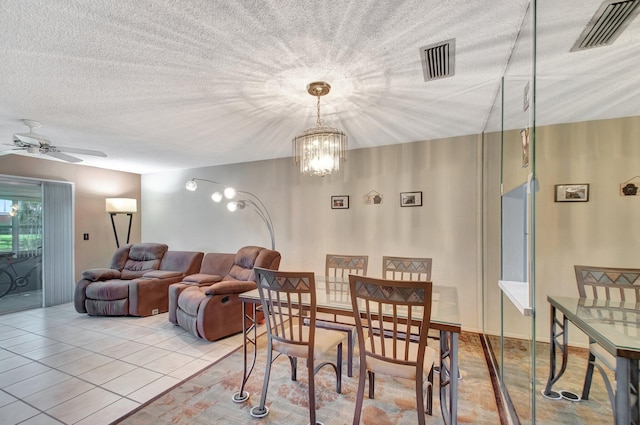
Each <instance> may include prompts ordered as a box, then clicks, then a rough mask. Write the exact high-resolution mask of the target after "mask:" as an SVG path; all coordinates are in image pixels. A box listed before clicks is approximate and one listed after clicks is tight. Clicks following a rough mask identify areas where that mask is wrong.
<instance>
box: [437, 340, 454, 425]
mask: <svg viewBox="0 0 640 425" xmlns="http://www.w3.org/2000/svg"><path fill="white" fill-rule="evenodd" d="M452 377H453V378H452ZM457 377H458V334H457V333H456V332H447V331H440V410H442V419H443V420H444V423H445V424H447V425H456V424H457V423H458V379H457Z"/></svg>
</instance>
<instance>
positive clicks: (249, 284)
mask: <svg viewBox="0 0 640 425" xmlns="http://www.w3.org/2000/svg"><path fill="white" fill-rule="evenodd" d="M256 288H257V285H256V283H255V282H253V281H244V280H225V281H223V282H218V283H214V284H213V285H211V286H210V287H208V288H207V289H206V290H205V291H204V293H205V294H206V295H228V294H240V293H242V292H247V291H250V290H252V289H256Z"/></svg>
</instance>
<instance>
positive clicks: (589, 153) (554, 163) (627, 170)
mask: <svg viewBox="0 0 640 425" xmlns="http://www.w3.org/2000/svg"><path fill="white" fill-rule="evenodd" d="M638 135H640V117H631V118H620V119H610V120H601V121H588V122H581V123H575V124H562V125H553V126H548V127H542V128H539V129H538V130H537V137H536V144H537V148H536V155H537V175H538V181H539V188H540V190H539V192H538V193H537V194H536V210H535V214H536V244H537V249H536V252H535V255H536V293H537V296H536V299H537V305H538V315H537V319H538V322H537V334H538V338H540V339H542V340H545V341H546V340H548V339H549V335H548V324H549V318H548V317H549V315H548V311H549V310H548V308H549V307H548V303H547V301H546V297H547V295H548V294H555V295H565V296H577V286H576V280H575V274H574V271H573V266H574V265H575V264H583V265H596V266H608V267H630V268H640V260H639V257H638V247H639V246H640V220H639V219H638V217H640V196H634V197H624V196H620V194H619V187H620V183H622V182H624V181H626V180H628V179H630V178H632V177H634V176H638V175H640V143H639V142H638ZM566 183H589V184H590V196H589V202H584V203H583V202H579V203H569V202H560V203H558V202H554V185H556V184H566ZM576 334H578V332H573V333H572V334H570V335H571V336H572V337H574V335H576ZM572 339H574V338H572ZM578 340H579V341H582V342H585V341H586V340H584V338H580V339H578ZM574 341H575V339H574Z"/></svg>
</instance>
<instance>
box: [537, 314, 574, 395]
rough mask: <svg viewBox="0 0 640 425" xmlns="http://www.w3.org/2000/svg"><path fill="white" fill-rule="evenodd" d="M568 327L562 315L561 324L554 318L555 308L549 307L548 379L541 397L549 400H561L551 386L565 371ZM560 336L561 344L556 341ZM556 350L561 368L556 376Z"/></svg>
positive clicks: (566, 320) (565, 318) (567, 321)
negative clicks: (560, 355)
mask: <svg viewBox="0 0 640 425" xmlns="http://www.w3.org/2000/svg"><path fill="white" fill-rule="evenodd" d="M568 326H569V320H568V319H567V317H566V316H565V315H564V314H563V315H562V322H560V321H559V320H558V319H557V318H556V308H555V307H554V306H553V305H552V306H551V329H550V333H551V335H550V336H551V338H550V340H551V342H550V345H549V379H548V380H547V385H546V386H545V388H544V391H542V395H543V396H545V397H547V398H551V399H560V398H562V395H561V394H560V393H559V392H557V391H553V390H552V389H551V387H552V386H553V384H555V383H556V382H557V381H558V379H560V377H561V376H562V374H563V373H564V371H565V369H566V368H567V357H568V354H569V352H568V350H567V348H568V347H567V343H568V339H569V332H568V330H569V329H568ZM560 336H562V342H559V341H558V338H559V337H560ZM557 349H559V350H560V351H561V352H562V366H561V367H560V370H559V371H558V373H557V374H556V350H557Z"/></svg>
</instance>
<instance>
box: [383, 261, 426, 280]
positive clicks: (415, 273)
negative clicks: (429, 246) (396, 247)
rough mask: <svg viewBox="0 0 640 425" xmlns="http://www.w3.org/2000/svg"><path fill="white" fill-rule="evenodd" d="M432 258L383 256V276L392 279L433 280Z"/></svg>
mask: <svg viewBox="0 0 640 425" xmlns="http://www.w3.org/2000/svg"><path fill="white" fill-rule="evenodd" d="M432 263H433V260H432V259H431V258H414V257H389V256H384V257H382V277H383V279H392V280H414V281H415V280H417V281H430V280H431V264H432Z"/></svg>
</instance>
